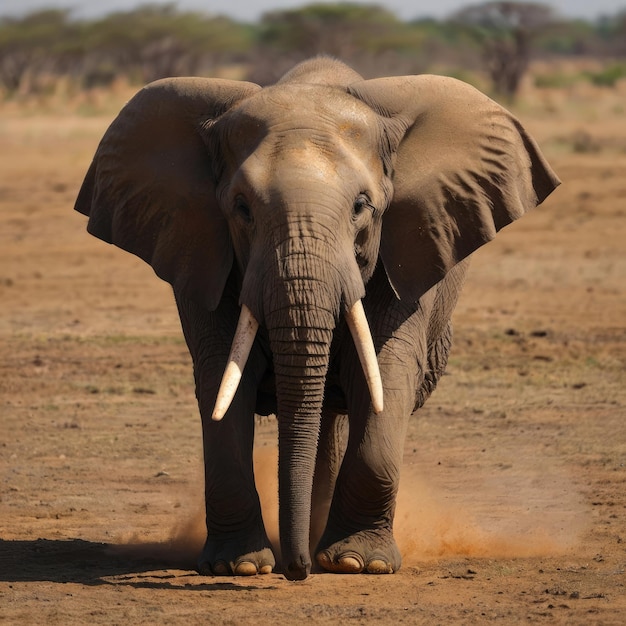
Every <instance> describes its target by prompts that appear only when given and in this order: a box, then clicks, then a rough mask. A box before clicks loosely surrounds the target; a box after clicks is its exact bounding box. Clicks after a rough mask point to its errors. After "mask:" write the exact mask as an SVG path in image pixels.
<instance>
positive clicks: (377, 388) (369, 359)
mask: <svg viewBox="0 0 626 626" xmlns="http://www.w3.org/2000/svg"><path fill="white" fill-rule="evenodd" d="M346 321H347V322H348V327H349V328H350V332H351V333H352V338H353V339H354V345H355V346H356V350H357V352H358V353H359V360H360V361H361V367H363V372H364V373H365V379H366V380H367V386H368V387H369V388H370V395H371V397H372V406H373V408H374V413H380V412H382V410H383V383H382V380H381V378H380V370H379V369H378V360H377V359H376V350H375V349H374V341H373V340H372V334H371V333H370V327H369V324H368V323H367V319H366V317H365V311H364V310H363V303H362V302H361V301H360V300H357V301H356V302H355V303H354V304H353V305H352V308H351V309H350V310H349V311H348V312H347V313H346Z"/></svg>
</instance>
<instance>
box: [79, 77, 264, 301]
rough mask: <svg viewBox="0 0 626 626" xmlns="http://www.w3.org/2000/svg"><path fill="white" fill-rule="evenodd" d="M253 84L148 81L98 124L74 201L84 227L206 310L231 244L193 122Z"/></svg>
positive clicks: (219, 286) (222, 279)
mask: <svg viewBox="0 0 626 626" xmlns="http://www.w3.org/2000/svg"><path fill="white" fill-rule="evenodd" d="M259 89H260V87H259V86H258V85H253V84H252V83H245V82H239V81H229V80H218V79H202V78H172V79H164V80H160V81H157V82H155V83H152V84H150V85H148V86H147V87H145V88H144V89H142V90H141V91H140V92H139V93H138V94H137V95H136V96H135V97H134V98H133V99H132V100H131V101H130V102H129V103H128V104H127V105H126V106H125V107H124V108H123V109H122V111H121V112H120V114H119V115H118V117H117V118H116V119H115V120H114V121H113V123H112V124H111V126H110V127H109V129H108V130H107V132H106V133H105V135H104V137H103V138H102V141H101V142H100V145H99V146H98V150H97V151H96V154H95V156H94V159H93V162H92V164H91V167H90V168H89V171H88V172H87V175H86V177H85V180H84V182H83V186H82V188H81V190H80V192H79V194H78V198H77V200H76V205H75V209H76V210H77V211H80V212H81V213H83V214H85V215H87V216H89V223H88V226H87V230H88V231H89V232H90V233H91V234H92V235H95V236H96V237H99V238H100V239H103V240H104V241H106V242H108V243H113V244H115V245H117V246H119V247H120V248H123V249H124V250H127V251H128V252H132V253H133V254H136V255H137V256H139V257H141V258H142V259H143V260H145V261H146V262H148V263H149V264H150V265H152V267H153V269H154V271H155V272H156V273H157V275H158V276H160V277H161V278H163V279H164V280H166V281H168V282H169V283H171V284H172V286H173V287H174V290H175V291H176V293H178V294H180V295H183V296H187V297H190V298H192V299H195V300H197V301H199V302H201V303H202V304H204V305H205V306H207V307H208V308H209V309H210V310H213V309H215V308H216V307H217V305H218V303H219V301H220V298H221V295H222V291H223V289H224V285H225V283H226V279H227V278H228V274H229V272H230V268H231V266H232V261H233V252H232V247H231V243H230V238H229V234H228V226H227V224H226V221H225V219H224V217H223V216H222V214H221V212H220V209H219V207H218V205H217V201H216V198H215V189H214V182H213V179H212V170H213V167H212V163H211V160H210V158H209V156H208V154H207V151H206V148H205V144H204V142H203V140H202V138H201V135H200V130H201V124H202V123H203V122H205V121H206V120H207V119H211V118H213V117H216V116H218V115H220V114H221V113H223V112H224V111H225V110H227V109H228V108H230V107H231V106H232V105H233V104H234V103H236V102H237V101H239V100H241V99H243V98H246V97H248V96H250V95H251V94H253V93H255V92H256V91H257V90H259Z"/></svg>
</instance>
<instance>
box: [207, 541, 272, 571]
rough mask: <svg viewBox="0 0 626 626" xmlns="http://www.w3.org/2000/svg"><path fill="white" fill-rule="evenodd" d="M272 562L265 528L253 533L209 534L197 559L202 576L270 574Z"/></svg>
mask: <svg viewBox="0 0 626 626" xmlns="http://www.w3.org/2000/svg"><path fill="white" fill-rule="evenodd" d="M275 565H276V560H275V558H274V553H273V552H272V548H271V544H270V541H269V539H268V538H267V535H266V534H265V531H264V530H262V531H258V532H257V533H255V534H254V535H250V534H245V535H244V534H242V535H239V534H237V535H228V536H227V537H219V536H215V535H210V536H209V537H208V538H207V540H206V543H205V544H204V548H203V550H202V553H201V554H200V556H199V558H198V572H199V573H200V574H202V575H204V576H254V575H255V574H270V573H271V572H272V570H273V569H274V566H275Z"/></svg>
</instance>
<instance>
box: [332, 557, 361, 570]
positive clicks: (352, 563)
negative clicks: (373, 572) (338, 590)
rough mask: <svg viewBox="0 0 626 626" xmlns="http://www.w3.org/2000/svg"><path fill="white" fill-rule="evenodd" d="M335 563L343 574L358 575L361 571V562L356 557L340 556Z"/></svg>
mask: <svg viewBox="0 0 626 626" xmlns="http://www.w3.org/2000/svg"><path fill="white" fill-rule="evenodd" d="M337 563H338V564H339V568H340V570H341V571H342V572H343V573H345V574H358V573H359V572H362V571H363V561H361V559H360V558H358V557H357V556H353V555H350V556H342V557H340V558H339V560H338V561H337Z"/></svg>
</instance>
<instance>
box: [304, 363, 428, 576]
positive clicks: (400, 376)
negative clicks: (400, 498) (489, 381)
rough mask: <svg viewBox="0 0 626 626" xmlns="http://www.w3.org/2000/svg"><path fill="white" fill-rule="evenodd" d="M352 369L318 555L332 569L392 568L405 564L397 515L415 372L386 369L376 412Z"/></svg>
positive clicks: (375, 570) (378, 570)
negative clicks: (339, 458)
mask: <svg viewBox="0 0 626 626" xmlns="http://www.w3.org/2000/svg"><path fill="white" fill-rule="evenodd" d="M353 371H354V372H355V373H354V374H353V381H352V384H351V385H350V388H349V392H348V397H349V412H350V414H349V419H350V422H349V423H350V433H349V439H348V448H347V450H346V454H345V456H344V460H343V464H342V466H341V471H340V473H339V477H338V479H337V484H336V486H335V493H334V497H333V502H332V505H331V510H330V514H329V518H328V524H327V526H326V530H325V532H324V534H323V536H322V539H321V541H320V543H319V546H318V550H317V555H316V559H317V563H318V564H319V565H320V566H321V567H322V568H324V569H325V570H327V571H331V572H338V573H359V572H367V573H372V574H386V573H393V572H395V571H397V570H398V569H399V568H400V564H401V557H400V552H399V550H398V547H397V545H396V542H395V539H394V537H393V519H394V513H395V505H396V496H397V493H398V486H399V480H400V467H401V464H402V455H403V448H404V438H405V433H406V426H407V422H408V417H409V415H410V413H411V410H412V408H413V404H414V401H415V387H416V376H415V372H414V371H411V369H410V368H407V367H405V366H404V365H402V364H401V363H398V364H397V365H396V366H394V367H393V368H387V371H386V372H384V373H383V381H385V377H384V376H385V374H387V380H389V381H393V384H386V385H385V397H384V405H385V408H384V410H383V412H382V413H380V414H378V415H375V414H374V413H373V412H372V411H371V409H370V406H369V405H370V401H369V394H368V392H367V387H366V386H365V382H364V381H362V380H361V379H362V375H361V374H360V373H359V371H358V367H355V368H354V369H353ZM381 372H383V370H382V369H381Z"/></svg>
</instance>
